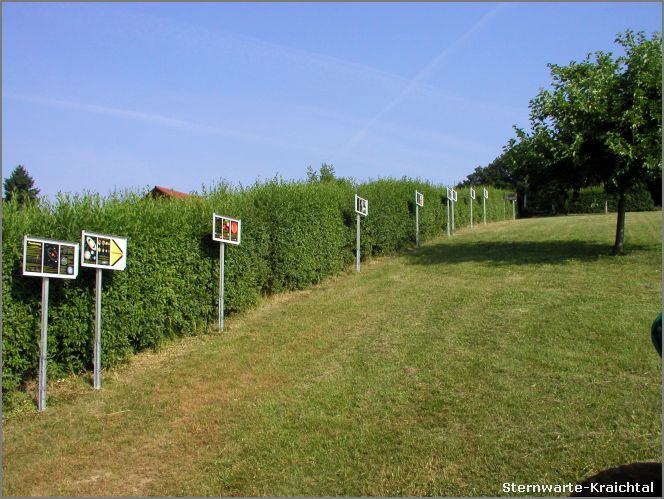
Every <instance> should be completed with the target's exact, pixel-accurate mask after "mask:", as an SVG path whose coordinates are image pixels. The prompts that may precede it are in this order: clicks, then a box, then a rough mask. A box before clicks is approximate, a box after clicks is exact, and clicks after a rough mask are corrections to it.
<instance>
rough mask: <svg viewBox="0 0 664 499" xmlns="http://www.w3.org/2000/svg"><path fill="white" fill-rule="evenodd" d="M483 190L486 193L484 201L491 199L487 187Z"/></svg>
mask: <svg viewBox="0 0 664 499" xmlns="http://www.w3.org/2000/svg"><path fill="white" fill-rule="evenodd" d="M482 190H483V191H484V199H489V191H487V190H486V188H485V187H482Z"/></svg>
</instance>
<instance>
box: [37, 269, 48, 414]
mask: <svg viewBox="0 0 664 499" xmlns="http://www.w3.org/2000/svg"><path fill="white" fill-rule="evenodd" d="M41 306H42V309H41V341H40V343H39V387H38V389H37V408H38V409H39V412H42V411H43V410H44V409H46V364H47V355H46V354H47V347H48V341H47V335H48V277H42V304H41Z"/></svg>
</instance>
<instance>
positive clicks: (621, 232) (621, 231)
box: [612, 192, 625, 255]
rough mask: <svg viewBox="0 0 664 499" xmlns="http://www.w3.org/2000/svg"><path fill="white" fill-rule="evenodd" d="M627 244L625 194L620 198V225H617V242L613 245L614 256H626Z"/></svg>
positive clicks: (622, 193)
mask: <svg viewBox="0 0 664 499" xmlns="http://www.w3.org/2000/svg"><path fill="white" fill-rule="evenodd" d="M624 242H625V193H624V192H621V193H620V194H619V196H618V223H617V224H616V242H615V244H614V245H613V252H612V253H613V254H614V255H624V254H625V250H624Z"/></svg>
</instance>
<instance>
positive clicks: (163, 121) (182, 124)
mask: <svg viewBox="0 0 664 499" xmlns="http://www.w3.org/2000/svg"><path fill="white" fill-rule="evenodd" d="M3 99H10V100H14V101H22V102H28V103H31V104H40V105H45V106H49V107H57V108H61V109H70V110H73V111H83V112H87V113H94V114H101V115H106V116H113V117H116V118H124V119H130V120H135V121H143V122H147V123H152V124H155V125H160V126H164V127H169V128H176V129H178V130H183V131H187V132H193V133H206V134H211V135H218V136H221V137H224V138H227V139H234V140H241V141H243V142H250V143H258V144H265V145H270V146H276V147H282V148H288V149H302V150H306V151H310V152H315V153H320V152H321V151H319V150H318V149H315V148H312V147H309V146H303V145H298V144H293V143H290V142H284V141H280V140H277V139H275V138H273V137H268V136H265V135H259V134H255V133H247V132H240V131H237V130H231V129H228V128H222V127H217V126H212V125H206V124H202V123H196V122H193V121H188V120H181V119H178V118H171V117H168V116H163V115H160V114H153V113H146V112H143V111H135V110H131V109H122V108H117V107H108V106H99V105H96V104H88V103H84V102H76V101H70V100H62V99H51V98H47V97H41V96H37V95H26V94H15V93H10V94H3Z"/></svg>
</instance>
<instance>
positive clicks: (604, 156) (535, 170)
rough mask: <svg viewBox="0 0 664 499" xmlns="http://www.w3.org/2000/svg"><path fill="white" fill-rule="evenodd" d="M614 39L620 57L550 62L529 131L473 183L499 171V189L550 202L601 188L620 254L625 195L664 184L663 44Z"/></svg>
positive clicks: (637, 36) (628, 36)
mask: <svg viewBox="0 0 664 499" xmlns="http://www.w3.org/2000/svg"><path fill="white" fill-rule="evenodd" d="M615 42H616V43H617V44H618V45H619V46H620V47H621V48H622V51H623V52H624V53H623V54H622V55H620V56H617V57H615V56H614V55H613V54H612V53H610V52H602V51H597V52H594V53H592V54H588V55H587V56H586V57H585V59H583V60H582V61H581V62H574V61H573V62H571V63H570V64H568V65H565V66H563V65H557V64H549V65H548V67H549V69H550V73H551V79H552V82H551V85H550V88H548V89H542V90H540V91H539V93H538V94H537V95H536V96H535V97H534V98H533V99H532V100H531V101H530V104H529V108H530V130H528V131H525V130H523V129H521V128H516V127H515V132H516V137H515V138H513V139H511V140H510V141H509V142H508V144H507V145H506V146H505V147H504V150H503V153H502V154H501V155H500V156H499V157H498V158H496V159H495V160H494V161H493V162H492V163H491V164H490V165H489V166H487V167H485V168H484V169H476V170H475V172H473V173H472V174H471V175H469V176H468V181H474V180H475V177H481V175H486V174H498V179H497V180H496V182H495V183H496V184H497V183H500V182H508V183H510V184H511V186H512V187H514V188H516V189H517V190H522V191H524V192H528V193H533V194H534V195H536V196H539V197H540V198H546V197H549V198H551V199H552V200H555V199H556V198H559V197H561V196H562V197H563V198H564V196H565V192H567V191H569V190H570V189H571V190H574V191H578V189H580V188H582V187H586V186H594V185H603V186H604V189H605V190H606V192H607V193H610V194H612V195H615V196H617V198H618V222H617V227H616V241H615V245H614V252H616V253H621V252H622V251H623V240H624V214H625V213H624V212H625V209H624V208H625V203H624V200H625V196H626V194H627V193H628V192H630V191H631V190H632V189H634V188H636V187H637V186H638V185H640V184H649V185H653V184H654V183H656V182H658V181H661V174H662V161H661V156H662V147H661V136H662V114H661V113H662V111H661V110H662V85H661V79H662V64H661V60H662V39H661V34H660V33H654V34H652V35H651V36H650V37H649V38H648V37H646V35H645V34H644V33H643V32H639V33H634V32H633V31H629V30H628V31H625V32H624V33H621V34H619V35H618V36H617V37H616V40H615ZM478 170H479V171H478ZM485 179H486V177H485V178H483V180H485ZM660 192H661V191H660Z"/></svg>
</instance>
